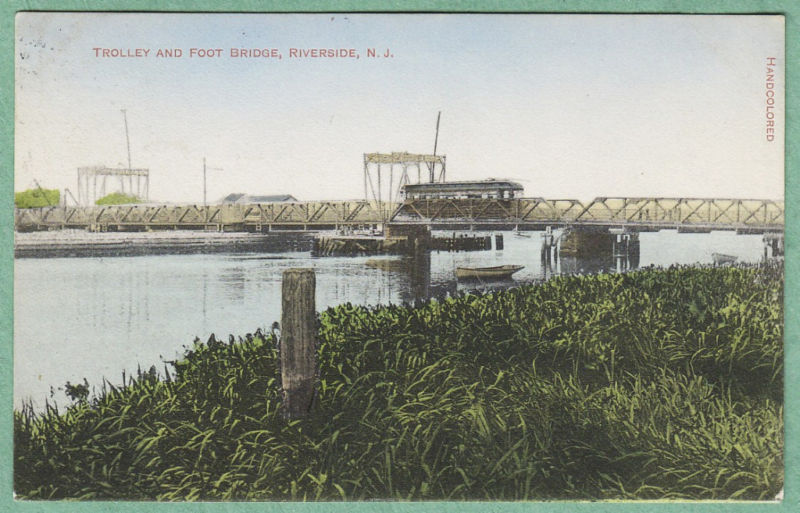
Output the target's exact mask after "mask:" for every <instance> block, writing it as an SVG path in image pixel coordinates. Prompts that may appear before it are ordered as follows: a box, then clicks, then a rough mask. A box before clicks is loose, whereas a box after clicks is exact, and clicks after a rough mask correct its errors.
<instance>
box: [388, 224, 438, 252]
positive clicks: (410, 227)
mask: <svg viewBox="0 0 800 513" xmlns="http://www.w3.org/2000/svg"><path fill="white" fill-rule="evenodd" d="M383 235H384V237H386V238H387V239H388V238H390V237H406V238H407V240H408V248H409V251H411V250H413V251H419V250H427V249H429V248H430V245H431V229H430V227H429V226H428V225H420V224H394V223H391V224H389V223H387V224H386V225H384V227H383Z"/></svg>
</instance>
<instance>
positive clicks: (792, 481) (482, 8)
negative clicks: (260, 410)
mask: <svg viewBox="0 0 800 513" xmlns="http://www.w3.org/2000/svg"><path fill="white" fill-rule="evenodd" d="M25 10H33V11H47V10H52V11H177V12H185V11H205V12H286V11H295V12H313V11H323V12H332V11H339V12H352V11H361V12H374V11H383V12H403V11H406V12H408V11H423V12H448V11H458V12H584V13H709V14H711V13H770V14H784V15H785V16H786V63H787V66H786V84H787V88H786V105H787V108H786V224H787V230H786V246H787V253H786V255H787V260H786V338H785V341H786V362H787V366H786V375H785V378H786V381H785V382H786V404H787V406H788V405H790V406H791V407H790V408H787V412H785V420H786V450H785V461H786V483H787V486H786V493H785V499H784V501H783V503H782V504H780V505H777V504H774V503H768V504H755V503H751V504H747V503H712V502H696V503H642V502H629V503H574V502H573V503H570V502H564V503H498V502H493V503H480V502H467V503H463V502H458V503H454V502H436V503H385V502H384V503H375V502H362V503H305V504H303V503H249V504H243V503H236V504H232V503H192V504H161V503H150V502H146V503H136V502H129V503H112V502H89V503H85V502H84V503H75V502H15V501H14V500H13V498H12V447H13V436H12V417H11V411H12V396H13V395H12V382H13V380H12V369H13V367H12V363H11V362H12V360H11V358H12V346H13V344H12V340H13V336H12V328H13V317H12V316H13V297H12V296H13V269H14V262H13V254H14V251H13V241H14V238H13V236H14V235H13V223H14V219H13V214H14V212H13V195H12V192H13V189H14V187H13V182H14V172H13V169H14V166H13V148H14V135H13V126H14V103H13V91H14V15H15V13H16V12H18V11H25ZM0 57H1V58H2V61H0V198H2V201H0V216H1V217H0V219H2V222H0V237H2V240H3V242H4V244H2V245H0V286H1V287H2V291H3V294H2V297H0V511H25V512H36V511H48V512H50V511H59V512H62V511H63V512H72V511H87V512H101V511H111V510H114V511H125V512H127V511H131V512H142V513H143V512H149V511H152V510H156V509H158V510H161V511H163V510H165V509H169V510H170V511H187V512H188V511H203V512H205V511H208V512H216V511H223V510H225V511H228V510H229V509H230V510H235V511H237V512H238V511H253V512H255V511H259V512H262V511H289V510H291V511H303V512H314V513H316V512H322V511H342V512H344V511H356V512H366V511H373V510H380V511H391V512H401V513H402V512H411V511H434V510H435V511H443V512H459V513H467V512H486V511H491V512H494V511H502V512H522V511H525V512H528V511H534V512H540V511H592V512H595V511H604V512H605V511H637V512H638V511H645V512H678V511H689V510H691V511H710V512H728V511H733V512H739V511H767V510H768V511H771V512H774V511H786V512H789V511H800V490H798V487H799V486H800V479H799V478H800V466H799V465H798V456H797V451H796V450H797V446H798V441H800V432H798V430H799V429H800V415H799V414H798V411H797V409H796V408H795V406H796V405H797V403H798V395H799V393H800V391H799V390H798V385H800V370H799V369H798V368H797V367H796V366H793V365H789V363H797V362H800V357H799V355H798V352H799V349H798V347H796V344H797V341H798V335H800V304H798V300H800V297H799V296H798V294H797V291H798V285H800V283H799V282H800V274H799V273H798V272H797V271H798V265H800V262H798V260H797V258H796V249H797V244H798V242H800V240H798V236H799V235H800V223H798V221H799V220H800V208H798V206H797V204H796V203H795V201H796V200H797V199H798V196H799V195H800V186H798V181H799V180H800V170H799V169H798V167H799V166H800V160H799V159H798V151H799V150H800V126H798V121H797V117H796V115H795V114H796V107H797V105H798V95H800V86H798V85H797V83H796V80H795V78H796V77H798V76H800V2H798V1H797V0H706V1H700V0H672V1H669V0H640V1H633V0H595V1H592V0H511V1H501V0H491V1H485V2H481V1H480V0H471V1H470V0H464V1H459V0H445V1H438V2H437V1H435V0H395V1H381V0H343V1H338V2H337V1H334V0H310V1H304V2H292V1H291V0H264V1H257V0H217V1H215V0H196V1H190V0H171V1H164V0H161V1H159V0H61V1H59V0H28V1H25V0H1V1H0ZM790 63H795V64H794V65H793V66H792V65H790Z"/></svg>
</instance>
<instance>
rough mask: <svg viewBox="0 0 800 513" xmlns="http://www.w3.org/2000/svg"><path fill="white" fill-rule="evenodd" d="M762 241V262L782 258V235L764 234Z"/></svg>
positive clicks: (783, 250)
mask: <svg viewBox="0 0 800 513" xmlns="http://www.w3.org/2000/svg"><path fill="white" fill-rule="evenodd" d="M762 241H763V242H764V260H769V259H772V258H781V257H783V256H784V252H785V247H784V238H783V233H765V234H764V237H763V238H762Z"/></svg>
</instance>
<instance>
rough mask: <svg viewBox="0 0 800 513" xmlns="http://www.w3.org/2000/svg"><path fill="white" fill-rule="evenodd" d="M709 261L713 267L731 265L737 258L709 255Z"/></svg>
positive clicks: (717, 254)
mask: <svg viewBox="0 0 800 513" xmlns="http://www.w3.org/2000/svg"><path fill="white" fill-rule="evenodd" d="M711 259H712V260H713V261H714V265H720V264H732V263H734V262H735V261H736V259H737V257H735V256H733V255H726V254H724V253H711Z"/></svg>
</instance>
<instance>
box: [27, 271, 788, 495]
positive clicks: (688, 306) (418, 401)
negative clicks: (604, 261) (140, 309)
mask: <svg viewBox="0 0 800 513" xmlns="http://www.w3.org/2000/svg"><path fill="white" fill-rule="evenodd" d="M782 296H783V268H782V267H780V266H770V267H760V268H703V269H698V268H690V267H687V268H672V269H667V270H645V271H639V272H632V273H627V274H602V275H595V276H573V277H559V278H554V279H552V280H550V281H548V282H547V283H545V284H543V285H541V286H535V287H534V286H526V287H520V288H517V289H512V290H507V291H502V292H494V293H491V294H486V295H482V296H475V295H464V296H460V297H455V298H448V299H445V300H442V301H431V302H428V303H426V304H424V305H422V306H419V307H416V308H411V307H401V306H385V307H373V308H365V307H358V306H353V305H350V304H347V305H342V306H339V307H336V308H331V309H328V310H326V311H325V312H322V313H321V314H320V332H319V336H320V345H319V351H318V352H319V360H320V361H319V367H320V382H319V387H318V401H317V404H316V407H315V408H314V410H313V411H312V412H311V414H310V416H309V417H307V418H305V419H302V420H299V421H293V422H286V421H285V420H283V417H282V415H281V406H280V403H281V402H280V390H279V384H278V369H277V366H276V363H277V360H276V351H275V350H274V340H273V339H272V337H271V336H270V335H267V336H264V335H263V334H260V333H256V334H255V336H252V335H248V336H246V337H244V339H243V340H239V341H231V342H227V343H226V342H218V341H216V340H214V339H212V340H210V341H209V342H208V343H205V344H199V343H198V344H195V346H194V347H192V348H191V349H189V350H187V352H186V354H185V355H184V358H183V359H181V360H180V361H177V362H174V364H172V365H171V368H167V369H165V371H162V372H160V373H159V372H157V371H156V369H155V368H153V369H152V370H151V372H145V373H140V374H139V376H137V377H134V378H131V379H130V380H128V382H127V384H126V385H125V386H124V387H121V388H113V387H108V388H106V389H105V390H104V391H103V393H102V394H101V395H100V396H99V397H95V398H84V397H83V396H82V395H81V394H79V393H78V392H79V391H76V394H75V395H76V398H77V400H76V402H75V404H74V405H73V406H71V407H70V408H68V409H67V410H66V411H63V412H58V411H55V410H53V409H49V410H48V411H46V412H45V413H43V414H41V415H37V414H34V413H32V412H31V411H25V412H15V415H14V418H15V437H14V440H15V452H14V457H15V463H14V468H15V475H14V480H15V484H14V487H15V491H16V493H17V494H18V495H19V496H20V497H21V498H47V499H56V498H77V499H159V500H204V499H207V500H267V499H272V500H289V499H299V500H323V499H326V500H337V499H456V500H460V499H507V500H523V499H636V498H638V499H679V498H686V499H754V500H763V499H771V498H772V497H774V496H775V494H776V493H777V492H778V491H779V490H780V489H781V487H782V485H783V303H782Z"/></svg>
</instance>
